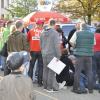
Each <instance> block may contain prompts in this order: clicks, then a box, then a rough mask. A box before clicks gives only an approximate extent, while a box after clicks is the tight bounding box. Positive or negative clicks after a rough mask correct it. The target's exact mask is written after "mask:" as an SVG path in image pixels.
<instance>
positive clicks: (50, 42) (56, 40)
mask: <svg viewBox="0 0 100 100" xmlns="http://www.w3.org/2000/svg"><path fill="white" fill-rule="evenodd" d="M40 41H41V49H42V56H50V55H53V56H55V57H57V58H60V56H61V49H60V37H59V33H58V32H57V31H56V30H54V29H52V28H48V29H45V30H43V32H42V33H41V36H40Z"/></svg>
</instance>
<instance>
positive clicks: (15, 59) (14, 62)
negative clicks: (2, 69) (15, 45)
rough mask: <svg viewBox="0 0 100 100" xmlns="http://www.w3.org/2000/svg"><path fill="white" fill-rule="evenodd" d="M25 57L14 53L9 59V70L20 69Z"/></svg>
mask: <svg viewBox="0 0 100 100" xmlns="http://www.w3.org/2000/svg"><path fill="white" fill-rule="evenodd" d="M23 60H24V58H23V56H22V55H20V53H19V52H13V53H11V54H10V55H9V56H8V57H7V61H6V65H7V67H8V69H11V70H16V69H19V68H20V67H21V66H22V64H23Z"/></svg>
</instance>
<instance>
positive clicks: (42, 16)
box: [23, 11, 71, 23]
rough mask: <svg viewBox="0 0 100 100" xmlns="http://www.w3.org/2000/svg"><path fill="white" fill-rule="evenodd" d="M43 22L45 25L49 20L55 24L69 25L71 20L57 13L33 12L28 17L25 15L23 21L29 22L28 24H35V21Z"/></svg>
mask: <svg viewBox="0 0 100 100" xmlns="http://www.w3.org/2000/svg"><path fill="white" fill-rule="evenodd" d="M39 19H41V20H44V21H45V23H47V22H48V21H49V19H54V20H56V21H57V22H60V23H69V22H70V21H71V20H70V19H69V18H67V17H66V16H64V15H62V14H60V13H57V12H51V11H38V12H33V13H31V14H29V15H27V16H26V17H25V18H24V19H23V20H24V21H25V20H27V21H28V20H29V21H30V22H36V21H37V20H39Z"/></svg>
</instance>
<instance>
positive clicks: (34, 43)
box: [27, 28, 42, 51]
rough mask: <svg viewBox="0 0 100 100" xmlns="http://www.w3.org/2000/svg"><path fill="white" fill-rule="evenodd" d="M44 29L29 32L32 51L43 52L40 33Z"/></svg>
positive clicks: (28, 36)
mask: <svg viewBox="0 0 100 100" xmlns="http://www.w3.org/2000/svg"><path fill="white" fill-rule="evenodd" d="M41 31H42V29H40V28H35V29H32V30H30V31H29V32H28V34H27V39H28V41H29V45H30V51H41V48H40V33H41Z"/></svg>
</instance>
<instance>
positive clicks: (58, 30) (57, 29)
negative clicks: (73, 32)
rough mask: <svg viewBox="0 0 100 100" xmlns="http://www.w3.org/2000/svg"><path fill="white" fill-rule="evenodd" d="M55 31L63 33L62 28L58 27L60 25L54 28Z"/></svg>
mask: <svg viewBox="0 0 100 100" xmlns="http://www.w3.org/2000/svg"><path fill="white" fill-rule="evenodd" d="M56 31H57V32H58V33H59V34H60V35H63V33H64V32H63V30H62V29H61V28H60V27H58V28H56Z"/></svg>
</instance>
